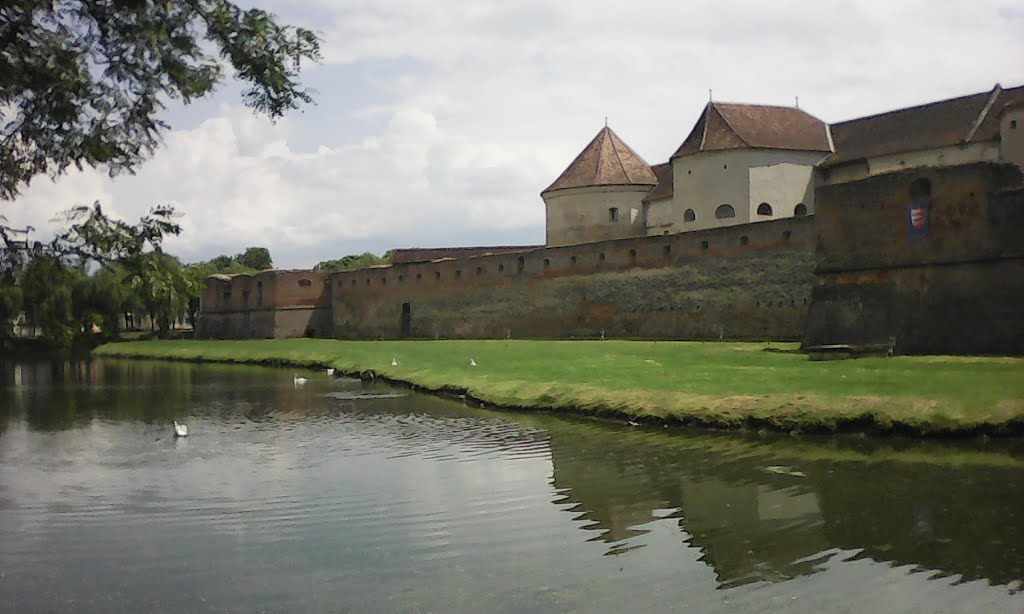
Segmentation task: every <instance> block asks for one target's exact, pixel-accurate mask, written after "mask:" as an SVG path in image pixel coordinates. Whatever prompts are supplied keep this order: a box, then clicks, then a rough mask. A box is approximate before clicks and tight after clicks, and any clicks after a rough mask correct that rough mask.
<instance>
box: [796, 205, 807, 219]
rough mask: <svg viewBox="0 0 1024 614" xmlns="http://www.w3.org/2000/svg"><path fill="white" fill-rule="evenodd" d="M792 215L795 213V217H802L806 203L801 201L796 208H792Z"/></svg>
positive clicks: (805, 212) (805, 209) (804, 213)
mask: <svg viewBox="0 0 1024 614" xmlns="http://www.w3.org/2000/svg"><path fill="white" fill-rule="evenodd" d="M793 215H795V216H796V217H803V216H805V215H807V205H805V204H803V203H800V204H799V205H797V206H796V208H795V209H793Z"/></svg>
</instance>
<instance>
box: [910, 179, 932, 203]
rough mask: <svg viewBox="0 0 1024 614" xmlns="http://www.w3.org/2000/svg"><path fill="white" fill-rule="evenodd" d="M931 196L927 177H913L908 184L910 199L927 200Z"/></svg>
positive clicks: (930, 183)
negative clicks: (911, 181)
mask: <svg viewBox="0 0 1024 614" xmlns="http://www.w3.org/2000/svg"><path fill="white" fill-rule="evenodd" d="M931 196H932V182H931V181H928V180H927V179H924V178H921V179H915V180H914V182H913V183H911V184H910V199H911V200H928V199H929V198H931Z"/></svg>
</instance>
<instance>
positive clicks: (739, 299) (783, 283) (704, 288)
mask: <svg viewBox="0 0 1024 614" xmlns="http://www.w3.org/2000/svg"><path fill="white" fill-rule="evenodd" d="M813 238H814V220H813V217H810V218H793V219H788V220H780V221H775V222H765V223H759V224H749V225H743V226H733V227H728V228H721V229H714V230H708V231H702V232H693V233H685V234H675V235H667V236H662V237H640V238H632V239H619V240H612V241H601V242H596V243H586V244H580V245H572V246H566V247H559V248H547V249H537V250H532V251H527V252H522V253H519V254H500V255H492V256H479V257H475V258H468V259H462V260H440V261H434V262H426V263H412V264H405V265H393V266H390V267H379V268H373V269H364V270H360V271H351V272H339V273H334V274H333V275H332V276H331V286H332V300H333V318H334V335H335V336H336V337H340V338H366V339H377V338H382V337H384V338H394V337H403V336H407V337H417V338H435V337H444V338H452V337H454V338H503V337H506V336H511V337H516V338H521V337H548V338H570V337H598V336H600V334H601V331H602V330H603V331H604V332H605V334H606V335H607V336H609V337H634V338H655V339H717V338H719V336H723V337H725V338H736V339H798V338H800V337H801V335H802V334H803V325H804V319H805V316H806V310H807V304H808V302H809V298H810V289H811V281H812V271H813V268H814V258H813V252H812V245H813Z"/></svg>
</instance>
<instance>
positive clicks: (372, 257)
mask: <svg viewBox="0 0 1024 614" xmlns="http://www.w3.org/2000/svg"><path fill="white" fill-rule="evenodd" d="M390 261H391V252H390V251H387V252H384V255H383V256H378V255H376V254H373V253H371V252H363V253H362V254H349V255H348V256H344V257H342V258H338V259H336V260H322V261H320V262H318V263H316V266H315V267H313V270H315V271H322V272H324V273H335V272H337V271H354V270H356V269H365V268H366V267H370V266H374V265H377V264H387V263H388V262H390Z"/></svg>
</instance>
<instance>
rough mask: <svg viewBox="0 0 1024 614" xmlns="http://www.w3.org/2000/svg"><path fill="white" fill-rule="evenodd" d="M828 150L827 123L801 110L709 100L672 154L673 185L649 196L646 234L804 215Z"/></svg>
mask: <svg viewBox="0 0 1024 614" xmlns="http://www.w3.org/2000/svg"><path fill="white" fill-rule="evenodd" d="M832 151H833V147H832V141H831V137H830V133H829V128H828V125H827V124H825V122H823V121H821V120H820V119H818V118H816V117H814V116H812V115H810V114H808V113H807V112H805V111H803V110H801V109H798V108H795V107H778V106H766V105H751V104H733V103H723V102H709V103H708V104H707V105H706V106H705V107H704V111H703V112H702V113H701V115H700V118H699V119H698V120H697V123H696V124H695V125H694V127H693V129H692V130H691V131H690V134H689V136H687V137H686V139H685V140H684V141H683V144H682V145H680V146H679V148H678V149H677V150H676V152H675V153H674V154H673V155H672V158H671V161H670V163H671V165H672V171H671V173H670V174H669V173H664V177H663V179H662V183H664V182H665V180H666V179H667V178H668V177H671V186H670V187H668V188H667V189H662V186H659V188H658V189H656V190H655V191H653V192H652V194H651V197H650V198H649V199H648V208H647V222H648V233H649V234H661V233H675V232H686V231H691V230H704V229H707V228H717V227H721V226H732V225H736V224H746V223H749V222H762V221H770V220H774V219H779V218H785V217H793V216H800V215H809V214H811V213H813V212H814V181H815V179H814V167H815V165H816V164H817V163H818V162H820V161H821V160H822V159H823V158H824V157H825V156H827V155H829V154H830V153H831V152H832ZM655 196H659V198H655Z"/></svg>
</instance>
